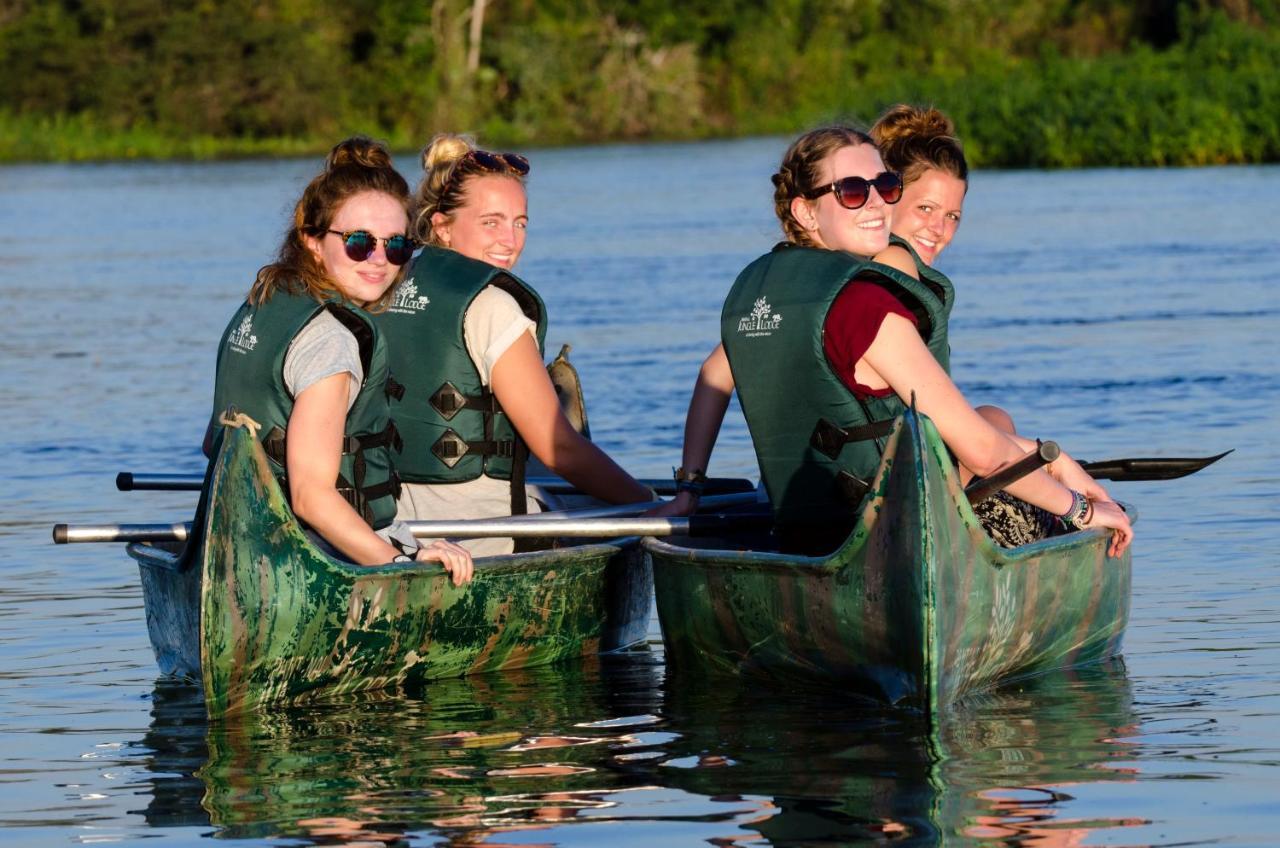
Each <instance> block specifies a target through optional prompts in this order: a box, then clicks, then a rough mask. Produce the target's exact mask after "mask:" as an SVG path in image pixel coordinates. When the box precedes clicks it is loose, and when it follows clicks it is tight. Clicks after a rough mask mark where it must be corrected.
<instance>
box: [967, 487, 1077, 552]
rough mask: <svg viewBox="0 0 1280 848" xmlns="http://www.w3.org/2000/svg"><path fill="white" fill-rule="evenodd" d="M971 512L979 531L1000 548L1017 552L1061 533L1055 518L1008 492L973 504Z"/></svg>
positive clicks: (1060, 525) (1058, 522)
mask: <svg viewBox="0 0 1280 848" xmlns="http://www.w3.org/2000/svg"><path fill="white" fill-rule="evenodd" d="M973 512H974V514H975V515H977V516H978V520H979V521H981V522H982V529H984V530H986V531H987V535H989V536H990V537H991V538H992V540H993V541H994V542H995V543H996V544H997V545H999V546H1000V547H1002V548H1016V547H1018V546H1019V545H1026V544H1029V543H1031V542H1038V541H1040V540H1041V539H1047V538H1048V537H1050V536H1056V535H1058V534H1059V533H1061V532H1063V528H1062V523H1061V522H1060V521H1058V518H1057V516H1055V515H1053V514H1052V513H1050V512H1047V511H1045V510H1043V509H1041V508H1040V507H1038V506H1032V505H1031V504H1029V503H1027V502H1026V501H1024V500H1019V499H1018V498H1015V497H1014V496H1013V495H1011V494H1009V493H1008V492H996V493H995V494H994V495H992V496H991V497H989V498H987V499H986V500H984V501H981V502H979V503H977V504H975V505H974V507H973Z"/></svg>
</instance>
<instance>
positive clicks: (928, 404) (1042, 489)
mask: <svg viewBox="0 0 1280 848" xmlns="http://www.w3.org/2000/svg"><path fill="white" fill-rule="evenodd" d="M858 369H859V371H860V372H861V371H862V370H863V369H865V370H866V371H867V372H868V374H867V376H868V377H874V378H875V381H882V382H884V383H886V384H887V385H889V386H891V387H892V388H893V390H894V392H895V393H897V395H898V396H899V397H901V398H902V399H903V400H904V401H906V402H908V403H910V402H911V398H912V396H913V395H914V397H915V403H916V407H917V408H918V409H919V410H920V411H921V412H923V413H924V414H926V415H928V416H929V417H930V418H931V419H933V423H934V425H935V426H937V428H938V432H939V433H940V434H941V435H942V439H943V441H945V442H946V443H947V445H948V446H949V447H950V448H951V449H952V450H953V451H955V454H956V457H957V458H958V459H959V460H960V461H961V462H962V463H964V465H966V466H967V467H968V468H970V469H971V470H973V472H974V473H976V474H980V475H983V476H985V475H987V474H990V473H992V472H993V471H995V470H997V469H998V468H1000V466H1002V465H1004V464H1006V463H1008V462H1012V461H1013V460H1015V459H1017V458H1019V457H1020V456H1022V454H1023V450H1022V446H1021V445H1020V444H1019V443H1018V442H1016V441H1015V440H1014V439H1013V438H1012V437H1011V436H1010V435H1009V434H1007V433H1004V432H1001V431H1000V430H997V429H996V428H995V427H993V426H991V424H989V423H988V422H987V421H986V419H984V418H983V417H982V416H981V415H979V414H978V413H977V412H976V411H975V410H974V408H973V407H972V406H970V405H969V402H968V401H967V400H965V398H964V395H962V394H961V393H960V390H959V389H957V388H956V386H955V384H954V383H953V382H951V378H950V377H948V376H947V373H946V372H945V371H943V370H942V367H941V366H940V365H938V362H937V360H935V359H934V358H933V354H931V353H930V352H929V349H928V348H926V347H925V345H924V342H922V341H921V340H920V336H919V334H918V333H917V332H916V329H915V327H913V326H912V325H911V322H910V321H908V320H906V319H905V318H902V317H901V316H898V315H888V316H886V317H885V320H884V323H883V324H882V325H881V326H880V332H879V333H878V334H877V335H876V338H875V341H873V342H872V343H871V347H870V348H868V350H867V354H866V356H865V357H863V359H862V360H861V361H859V363H858ZM859 381H862V377H861V376H860V377H859ZM866 384H867V385H873V384H874V382H867V383H866ZM1008 491H1009V492H1010V493H1011V494H1013V495H1015V496H1016V497H1019V498H1021V499H1022V500H1025V501H1027V502H1028V503H1031V504H1034V505H1036V506H1038V507H1040V508H1042V509H1045V510H1048V511H1049V512H1052V513H1054V514H1055V515H1062V514H1063V513H1065V512H1067V511H1068V510H1069V509H1070V508H1071V505H1072V495H1071V492H1070V491H1069V490H1068V489H1067V487H1066V486H1063V485H1062V484H1061V483H1059V482H1058V481H1057V480H1055V479H1054V478H1053V477H1052V476H1051V475H1050V474H1049V473H1047V472H1045V471H1043V470H1042V471H1037V472H1035V473H1033V474H1030V475H1028V476H1026V477H1024V478H1022V479H1021V480H1019V481H1017V482H1016V483H1013V484H1010V485H1009V486H1008ZM1090 526H1104V527H1110V528H1112V529H1114V530H1115V531H1116V533H1115V535H1114V536H1113V538H1112V545H1111V550H1112V555H1113V556H1114V555H1117V554H1119V553H1120V552H1121V551H1123V550H1124V548H1125V547H1127V546H1128V544H1129V540H1130V539H1131V538H1132V535H1133V531H1132V529H1131V528H1130V526H1129V520H1128V518H1127V517H1126V516H1125V515H1124V513H1123V511H1121V510H1120V509H1119V508H1118V507H1116V506H1115V505H1114V504H1111V503H1109V502H1105V501H1104V502H1100V503H1097V504H1095V507H1094V515H1093V519H1092V521H1091V522H1090Z"/></svg>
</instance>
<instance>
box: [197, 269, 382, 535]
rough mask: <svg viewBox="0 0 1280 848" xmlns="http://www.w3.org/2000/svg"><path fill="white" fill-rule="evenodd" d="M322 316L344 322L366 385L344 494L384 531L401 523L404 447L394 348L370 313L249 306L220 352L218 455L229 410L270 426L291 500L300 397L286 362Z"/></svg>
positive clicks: (346, 452)
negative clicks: (393, 412)
mask: <svg viewBox="0 0 1280 848" xmlns="http://www.w3.org/2000/svg"><path fill="white" fill-rule="evenodd" d="M321 310H328V311H329V314H331V315H333V317H335V318H337V319H338V320H339V321H340V322H342V325H343V326H345V327H346V328H347V329H348V330H350V331H351V334H352V335H353V336H355V337H356V341H357V342H358V343H359V345H360V364H361V365H362V366H363V368H364V382H363V383H361V384H360V393H359V394H358V395H357V396H356V401H355V403H354V404H353V405H352V406H351V409H350V411H349V412H347V421H346V426H345V429H344V433H343V443H342V460H341V462H340V464H339V466H338V479H337V482H336V487H337V489H338V492H339V493H340V494H341V495H342V496H343V497H344V498H346V499H347V502H348V503H350V504H351V505H352V507H354V508H355V510H356V511H357V512H359V513H360V515H361V516H362V517H363V518H364V520H365V521H367V522H368V523H369V525H370V526H371V527H373V529H375V530H377V529H380V528H382V527H385V526H387V525H388V524H390V523H391V521H392V519H394V518H395V514H396V497H397V496H398V494H399V488H400V487H399V482H398V480H397V479H396V476H395V470H394V466H393V464H392V459H391V447H392V446H393V444H395V443H398V441H399V437H398V436H397V434H396V426H395V424H394V423H393V422H392V421H391V417H390V406H389V403H388V400H387V387H388V371H387V349H386V344H385V343H384V342H383V340H382V338H381V335H380V334H379V333H378V329H377V327H376V326H374V324H373V321H372V319H371V318H370V316H369V314H368V313H366V312H365V311H364V310H362V309H359V308H357V307H355V306H351V305H349V304H340V303H336V302H333V301H330V302H327V303H319V302H317V301H316V300H315V299H314V298H312V297H310V296H308V295H300V294H290V293H287V292H279V291H278V292H276V293H275V294H274V295H272V296H271V298H270V299H269V300H268V301H267V302H266V303H262V304H259V305H257V306H254V305H252V304H250V303H248V302H246V303H244V304H243V305H241V307H240V308H239V309H238V310H237V311H236V314H235V315H234V316H233V317H232V319H231V323H230V324H228V325H227V329H226V331H225V332H224V333H223V334H222V342H221V343H220V344H219V345H218V370H217V375H216V377H215V379H214V391H213V419H212V426H213V432H214V433H215V441H214V452H213V456H217V450H218V448H219V447H220V446H221V443H222V426H221V424H220V423H219V420H220V418H221V416H222V414H223V413H224V412H225V411H226V409H227V408H228V407H231V406H234V407H235V408H236V409H237V410H239V411H240V412H243V413H245V414H246V415H248V416H249V417H250V418H252V419H254V420H255V421H257V422H258V423H259V424H261V425H262V428H261V429H260V430H259V431H258V438H259V439H260V440H261V441H262V444H263V447H264V449H265V450H266V453H267V456H268V457H269V458H270V460H271V465H272V468H273V469H274V470H275V472H276V475H277V477H278V478H279V479H280V485H281V487H282V488H283V489H284V491H285V494H286V496H287V495H288V492H289V486H288V483H287V481H286V479H285V434H286V433H287V431H288V428H289V415H290V413H291V412H292V411H293V402H294V398H293V397H292V396H291V395H290V394H289V392H288V390H287V389H286V388H285V384H284V360H285V354H286V353H287V352H288V350H289V344H290V343H291V342H292V341H293V339H294V337H295V336H296V335H297V334H298V332H299V331H300V330H302V328H303V327H305V326H306V325H307V322H308V321H310V320H311V319H312V318H314V317H315V316H316V315H318V314H319V313H320V312H321Z"/></svg>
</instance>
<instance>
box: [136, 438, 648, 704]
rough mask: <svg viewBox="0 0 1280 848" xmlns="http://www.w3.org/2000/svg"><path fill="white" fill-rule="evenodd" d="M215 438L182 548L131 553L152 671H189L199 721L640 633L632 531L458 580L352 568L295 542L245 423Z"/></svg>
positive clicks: (564, 652)
mask: <svg viewBox="0 0 1280 848" xmlns="http://www.w3.org/2000/svg"><path fill="white" fill-rule="evenodd" d="M223 442H224V444H223V448H222V453H221V454H220V456H219V457H218V460H217V462H216V464H215V466H214V469H213V472H212V474H213V476H212V479H211V482H210V486H209V497H208V502H207V508H206V510H205V512H204V518H203V520H202V521H201V520H198V521H197V527H196V532H197V533H198V541H197V542H195V543H193V550H191V551H189V552H187V553H186V554H185V555H184V554H179V553H174V552H170V551H166V550H162V549H161V548H158V547H154V546H150V545H141V544H134V545H130V546H129V548H128V550H129V554H130V555H131V556H133V557H134V559H136V560H137V561H138V564H139V567H140V571H141V575H142V586H143V596H144V599H145V604H146V613H147V627H148V630H149V631H150V635H151V643H152V646H153V647H154V648H155V652H156V658H157V661H158V663H159V665H160V669H161V671H162V672H164V673H166V674H171V675H176V676H182V677H189V678H191V679H193V680H197V681H200V682H201V683H202V684H203V687H204V694H205V703H206V705H207V707H208V711H209V714H210V716H221V715H224V714H227V713H233V712H237V711H241V710H250V709H254V708H256V707H258V706H260V705H262V704H266V703H269V702H276V701H293V700H297V699H300V698H305V697H309V696H313V695H315V694H316V693H320V692H327V693H343V692H355V691H361V690H369V689H383V688H388V687H401V686H413V685H416V684H420V683H422V682H424V681H427V680H431V679H435V678H441V677H450V676H456V675H462V674H469V673H472V672H479V671H486V670H491V669H502V668H518V667H525V666H535V665H543V664H546V663H551V662H554V661H556V660H560V659H564V658H568V657H577V656H582V655H588V654H594V653H597V652H600V651H608V650H613V649H615V648H619V647H623V646H625V645H628V644H631V643H634V642H637V641H640V640H642V639H643V638H644V637H645V633H646V629H647V625H648V618H649V603H650V597H651V593H652V585H653V584H652V572H651V569H650V567H649V564H648V558H647V556H645V554H644V552H643V551H642V550H641V549H640V547H639V545H638V544H637V543H636V542H635V541H627V540H622V541H618V542H616V543H608V544H591V545H582V546H574V547H566V548H561V549H555V550H548V551H537V552H532V553H524V554H513V555H510V556H501V557H489V558H482V559H479V560H477V561H476V572H475V579H474V580H473V581H472V582H471V583H470V584H469V585H467V586H463V587H461V588H456V587H454V586H453V585H452V584H451V582H450V580H449V578H448V576H447V575H446V574H445V572H444V570H443V569H442V568H440V567H439V566H437V565H435V564H422V565H419V564H416V563H411V564H400V565H385V566H375V567H362V566H358V565H352V564H349V563H344V562H340V561H338V560H335V559H334V558H332V557H330V556H328V555H327V554H325V553H324V552H322V551H321V550H319V549H318V548H317V547H316V546H315V545H314V544H313V543H312V542H311V541H310V540H309V539H308V537H307V536H306V534H305V533H304V532H303V530H302V528H301V527H300V526H299V524H298V522H297V520H296V519H295V518H294V517H293V514H292V512H291V511H290V510H289V507H288V505H287V503H286V502H285V499H284V496H283V494H282V492H281V491H280V488H279V486H278V484H277V483H276V480H275V478H274V476H273V475H272V474H271V471H270V468H269V466H268V464H267V459H266V456H265V454H264V453H263V451H262V448H261V446H260V445H259V444H258V442H257V441H256V440H255V439H254V438H252V437H251V436H250V435H249V433H248V431H247V430H245V429H241V428H232V429H229V430H228V432H227V434H226V438H225V439H224V440H223Z"/></svg>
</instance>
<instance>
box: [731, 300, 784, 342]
mask: <svg viewBox="0 0 1280 848" xmlns="http://www.w3.org/2000/svg"><path fill="white" fill-rule="evenodd" d="M781 323H782V316H781V315H778V314H776V313H774V312H773V307H771V306H769V301H767V300H765V299H764V298H763V297H761V298H756V305H755V306H754V307H752V309H751V314H750V315H747V316H746V317H744V318H741V319H739V320H738V332H739V333H746V334H747V338H752V337H753V336H769V335H772V334H773V331H774V330H776V329H778V325H779V324H781Z"/></svg>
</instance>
